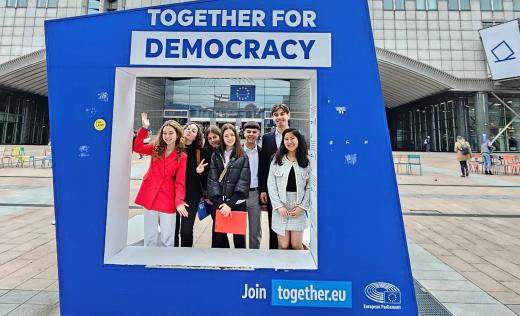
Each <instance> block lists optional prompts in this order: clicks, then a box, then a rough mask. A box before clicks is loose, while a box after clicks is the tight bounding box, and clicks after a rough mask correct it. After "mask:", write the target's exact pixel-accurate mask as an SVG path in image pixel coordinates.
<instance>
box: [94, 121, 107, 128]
mask: <svg viewBox="0 0 520 316" xmlns="http://www.w3.org/2000/svg"><path fill="white" fill-rule="evenodd" d="M106 126H107V123H106V122H105V120H104V119H97V120H96V121H95V122H94V128H95V129H96V130H98V131H102V130H104V129H105V127H106Z"/></svg>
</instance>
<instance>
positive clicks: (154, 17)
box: [148, 9, 161, 26]
mask: <svg viewBox="0 0 520 316" xmlns="http://www.w3.org/2000/svg"><path fill="white" fill-rule="evenodd" d="M148 13H150V14H151V15H152V16H151V20H150V25H152V26H155V25H157V15H158V14H159V13H161V10H160V9H148Z"/></svg>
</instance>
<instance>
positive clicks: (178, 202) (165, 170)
mask: <svg viewBox="0 0 520 316" xmlns="http://www.w3.org/2000/svg"><path fill="white" fill-rule="evenodd" d="M141 121H142V124H143V127H142V128H140V129H139V131H138V132H137V136H136V138H135V140H134V148H133V149H134V151H135V152H136V153H140V154H143V155H150V156H152V159H151V161H150V167H149V168H148V171H147V172H146V174H145V175H144V177H143V182H142V183H141V187H140V188H139V192H138V193H137V197H136V199H135V203H136V204H138V205H141V206H142V207H144V208H145V209H144V245H145V246H147V247H153V246H166V247H172V246H173V244H174V236H173V231H174V229H175V222H176V215H175V213H176V212H177V213H178V214H179V215H180V216H183V217H185V216H187V215H188V212H187V211H186V206H187V205H186V203H185V202H184V194H185V186H184V185H185V176H186V158H187V157H186V154H185V153H184V152H183V151H184V144H183V142H182V128H181V126H180V125H179V123H177V122H175V121H166V122H165V123H164V124H163V125H162V127H161V128H160V129H159V133H158V135H157V139H156V141H155V142H153V143H150V144H144V143H143V141H144V139H145V138H146V137H148V130H147V129H148V128H149V127H150V121H149V120H148V114H147V113H141ZM158 227H160V230H161V232H160V235H159V231H158ZM159 237H160V238H159ZM159 239H160V241H161V243H160V244H159V243H158V241H159Z"/></svg>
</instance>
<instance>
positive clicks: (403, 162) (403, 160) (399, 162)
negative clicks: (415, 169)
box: [394, 155, 410, 174]
mask: <svg viewBox="0 0 520 316" xmlns="http://www.w3.org/2000/svg"><path fill="white" fill-rule="evenodd" d="M401 166H404V167H405V170H406V174H409V171H408V170H409V168H410V165H409V164H408V157H407V156H406V155H397V156H395V157H394V168H395V172H396V174H401Z"/></svg>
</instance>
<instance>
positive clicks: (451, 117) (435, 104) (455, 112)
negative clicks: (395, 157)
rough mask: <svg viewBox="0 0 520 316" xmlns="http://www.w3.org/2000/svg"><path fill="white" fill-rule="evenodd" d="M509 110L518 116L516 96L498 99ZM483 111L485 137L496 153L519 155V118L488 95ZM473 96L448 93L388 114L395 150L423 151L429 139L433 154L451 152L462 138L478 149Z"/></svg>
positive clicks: (478, 139)
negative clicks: (487, 128)
mask: <svg viewBox="0 0 520 316" xmlns="http://www.w3.org/2000/svg"><path fill="white" fill-rule="evenodd" d="M498 97H499V98H500V99H501V100H502V101H504V102H505V103H506V104H507V105H508V107H509V108H510V109H512V110H513V111H514V112H516V113H520V96H519V95H516V96H515V95H498ZM487 100H488V102H487V104H486V111H487V113H488V117H487V122H485V124H484V125H487V126H489V131H486V134H488V135H487V136H488V137H490V138H494V137H495V136H497V135H499V134H500V135H499V137H498V138H497V140H496V141H495V143H494V144H495V146H496V147H497V151H502V152H518V151H520V147H519V146H518V143H517V140H518V139H519V138H520V130H519V129H520V117H518V118H517V119H516V120H513V118H514V117H515V114H514V112H513V111H511V110H510V109H509V108H508V107H506V106H504V105H503V104H502V103H501V102H500V100H498V99H496V98H494V97H493V95H492V94H488V99H487ZM475 107H476V105H475V97H474V94H469V93H461V94H457V93H449V94H445V95H442V96H438V97H435V98H429V99H423V100H420V101H418V102H417V103H414V104H410V105H406V106H403V107H399V108H396V109H393V110H390V113H389V124H390V129H391V131H392V147H393V149H394V150H407V151H421V150H424V149H425V148H424V147H425V146H424V140H425V139H426V138H427V137H428V136H430V144H431V150H432V151H443V152H451V151H453V147H454V144H455V139H456V137H457V136H458V135H460V136H463V137H465V138H466V139H467V140H468V141H469V142H470V144H471V146H472V147H473V148H480V143H481V138H482V137H479V134H480V133H481V131H480V132H479V131H477V119H478V118H477V114H476V112H477V109H476V108H475Z"/></svg>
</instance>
